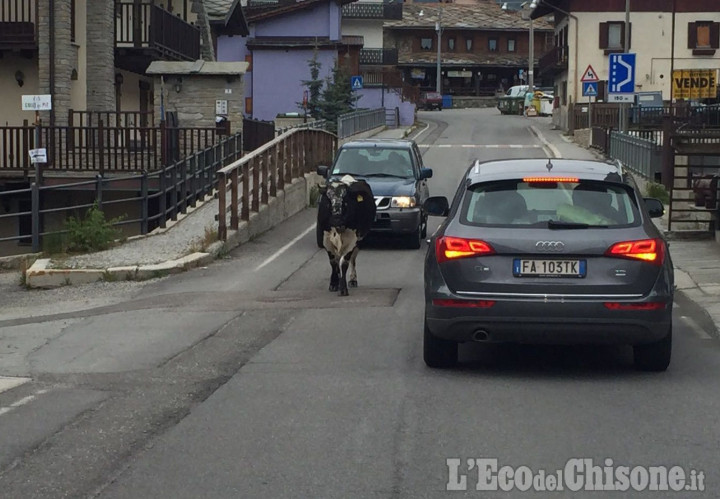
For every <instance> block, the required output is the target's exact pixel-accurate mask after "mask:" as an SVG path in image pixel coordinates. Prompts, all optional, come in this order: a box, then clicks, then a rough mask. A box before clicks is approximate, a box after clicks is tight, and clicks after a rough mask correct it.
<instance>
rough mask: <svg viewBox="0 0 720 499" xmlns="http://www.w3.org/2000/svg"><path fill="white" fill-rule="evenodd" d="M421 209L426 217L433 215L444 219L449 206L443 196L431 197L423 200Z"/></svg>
mask: <svg viewBox="0 0 720 499" xmlns="http://www.w3.org/2000/svg"><path fill="white" fill-rule="evenodd" d="M423 209H424V210H425V211H426V212H427V214H428V215H434V216H436V217H446V216H448V212H449V211H450V205H449V204H448V200H447V198H446V197H445V196H432V197H429V198H427V199H426V200H425V202H424V203H423Z"/></svg>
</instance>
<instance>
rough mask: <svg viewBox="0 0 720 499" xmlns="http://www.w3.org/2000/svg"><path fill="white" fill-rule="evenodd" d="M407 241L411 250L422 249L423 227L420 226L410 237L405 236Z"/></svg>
mask: <svg viewBox="0 0 720 499" xmlns="http://www.w3.org/2000/svg"><path fill="white" fill-rule="evenodd" d="M405 237H406V240H407V247H408V248H410V249H420V246H421V245H422V239H423V238H422V229H421V226H420V225H418V227H417V228H416V229H415V230H414V231H412V233H411V234H410V235H408V236H405Z"/></svg>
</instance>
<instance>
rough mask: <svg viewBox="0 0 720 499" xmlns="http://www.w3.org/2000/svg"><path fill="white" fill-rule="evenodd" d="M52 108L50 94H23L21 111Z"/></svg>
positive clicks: (48, 109)
mask: <svg viewBox="0 0 720 499" xmlns="http://www.w3.org/2000/svg"><path fill="white" fill-rule="evenodd" d="M51 109H52V96H50V95H23V96H22V110H23V111H50V110H51Z"/></svg>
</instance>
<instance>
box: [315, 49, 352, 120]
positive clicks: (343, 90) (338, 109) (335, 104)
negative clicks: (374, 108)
mask: <svg viewBox="0 0 720 499" xmlns="http://www.w3.org/2000/svg"><path fill="white" fill-rule="evenodd" d="M353 101H354V96H353V91H352V86H351V84H350V72H349V71H348V69H347V68H346V67H345V66H344V65H343V64H338V62H337V61H336V62H335V67H334V68H333V71H332V75H331V76H328V78H327V81H326V85H325V90H324V91H323V93H322V100H321V101H320V113H321V117H322V118H323V119H324V120H327V123H328V127H329V128H330V129H331V130H333V131H334V130H335V128H336V126H337V118H338V116H340V115H341V114H345V113H349V112H350V111H352V110H353Z"/></svg>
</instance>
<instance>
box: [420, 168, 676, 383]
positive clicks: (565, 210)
mask: <svg viewBox="0 0 720 499" xmlns="http://www.w3.org/2000/svg"><path fill="white" fill-rule="evenodd" d="M425 207H426V210H427V211H428V213H429V214H430V215H440V216H445V217H446V219H445V220H444V221H443V223H442V224H441V225H440V227H439V229H438V230H437V231H436V232H435V234H433V236H432V240H431V244H430V245H429V248H428V252H427V255H426V258H425V329H424V359H425V362H426V364H427V365H428V366H431V367H447V366H452V365H453V364H455V363H456V362H457V358H458V344H459V343H463V342H469V341H476V342H483V343H494V342H509V343H550V344H576V343H585V344H629V345H632V347H633V350H634V361H635V365H636V366H637V367H638V368H639V369H643V370H650V371H662V370H665V369H666V368H667V366H668V364H669V362H670V356H671V350H672V308H673V288H674V284H673V266H672V262H671V260H670V254H669V253H668V246H667V243H666V241H665V239H664V237H663V234H662V232H661V231H659V230H658V229H657V227H656V226H655V224H654V223H653V222H652V220H651V217H659V216H662V214H663V211H664V207H663V205H662V202H660V201H659V200H657V199H653V198H648V199H643V198H642V197H641V195H640V191H639V189H638V187H637V185H636V184H635V181H634V180H633V178H632V176H631V175H630V174H629V173H628V172H627V171H625V170H623V169H622V167H621V166H619V165H615V164H610V163H605V162H602V161H581V160H555V159H553V160H547V159H526V160H502V161H490V162H485V163H481V162H475V163H474V164H473V165H472V166H471V167H470V168H469V169H468V170H467V172H466V174H465V175H464V176H463V178H462V180H461V182H460V186H459V188H458V190H457V193H456V194H455V198H454V199H453V200H452V204H451V205H448V200H447V199H446V198H444V197H432V198H430V199H428V201H427V202H426V203H425Z"/></svg>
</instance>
